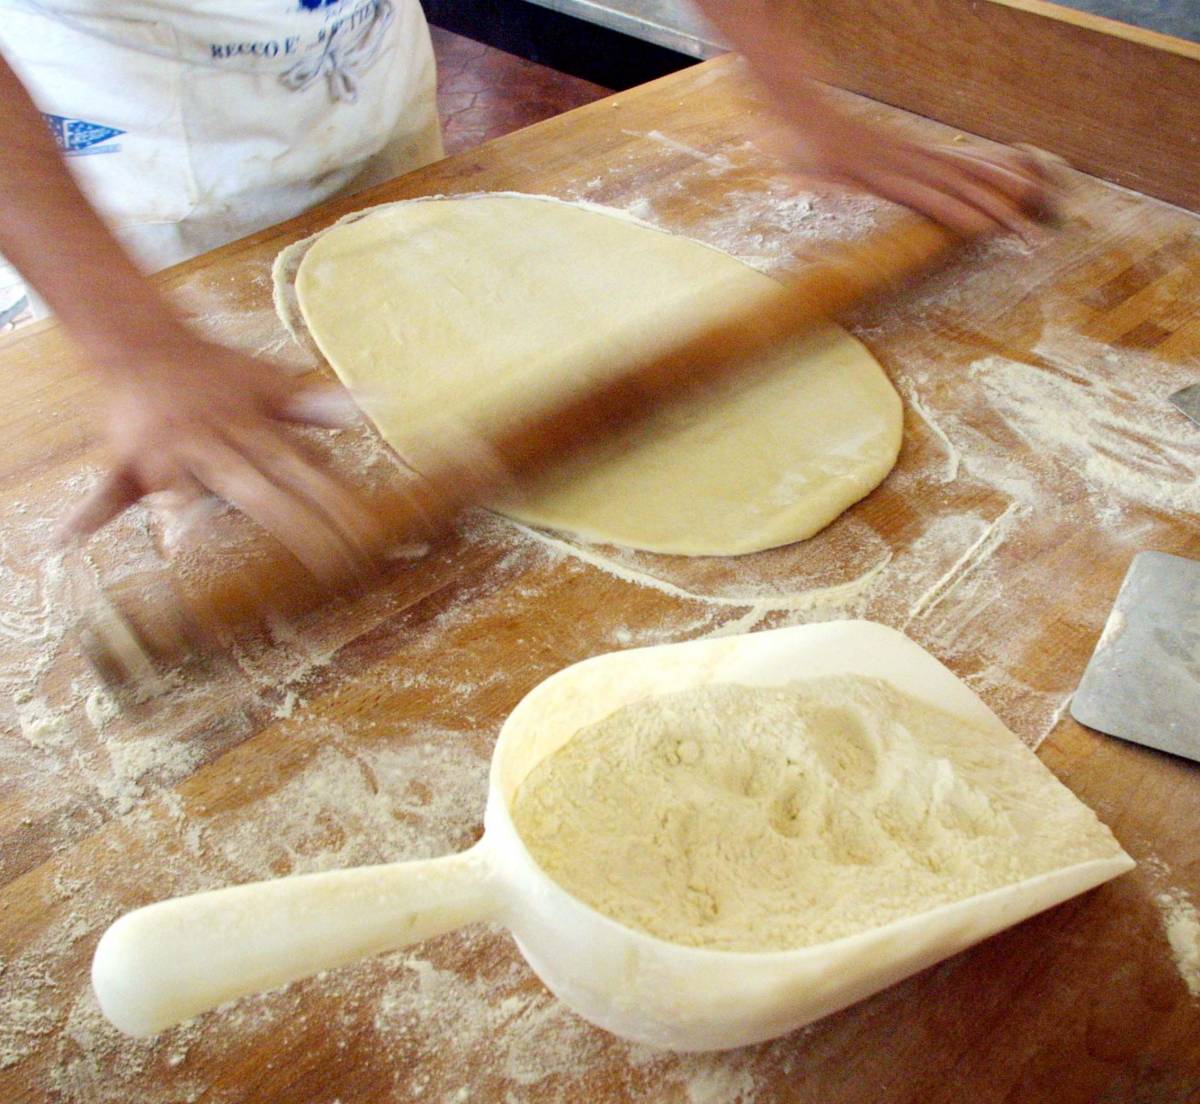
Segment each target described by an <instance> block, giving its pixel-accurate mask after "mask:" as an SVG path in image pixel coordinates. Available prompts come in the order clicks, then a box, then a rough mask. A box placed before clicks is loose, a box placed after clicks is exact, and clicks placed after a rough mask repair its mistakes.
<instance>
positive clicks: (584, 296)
mask: <svg viewBox="0 0 1200 1104" xmlns="http://www.w3.org/2000/svg"><path fill="white" fill-rule="evenodd" d="M768 280H769V277H767V276H764V275H763V274H762V273H759V272H756V271H754V270H753V269H751V268H749V267H748V266H746V265H744V264H742V262H741V261H738V260H737V259H736V258H734V257H730V256H729V255H727V254H725V253H722V252H720V251H718V250H715V249H712V248H710V247H708V246H706V245H703V244H701V243H700V242H695V241H691V240H689V239H687V238H682V237H678V236H675V235H672V234H667V233H664V232H662V231H659V230H655V229H653V228H652V227H648V226H646V225H644V224H641V223H638V222H636V221H634V220H631V219H629V218H627V217H624V216H622V215H621V214H620V213H619V212H612V213H610V212H607V211H605V210H603V209H598V208H595V207H591V206H589V207H579V206H574V205H571V204H567V203H562V202H558V201H555V200H549V199H544V198H537V197H526V196H513V195H507V196H476V197H470V198H463V199H431V200H421V201H410V202H406V203H396V204H390V205H387V206H384V207H380V208H378V209H377V210H376V211H374V212H372V213H370V214H368V215H366V216H365V217H362V218H358V219H356V220H355V221H347V222H344V223H341V224H339V225H337V226H335V227H334V228H332V229H331V230H330V231H328V232H327V233H326V234H324V235H323V236H322V237H320V238H319V239H317V240H316V242H315V243H314V244H313V245H312V246H311V248H310V249H309V250H308V252H307V254H306V255H305V257H304V259H303V261H302V262H301V264H300V267H299V270H298V272H297V276H296V293H297V297H298V300H299V304H300V309H301V312H302V314H303V317H304V320H305V323H306V324H307V326H308V329H309V332H310V333H311V335H312V337H313V339H314V341H315V342H316V343H317V345H318V347H319V348H320V350H321V352H322V353H323V354H324V355H325V357H326V359H328V361H329V363H330V364H331V365H332V366H333V368H334V370H335V371H336V372H337V374H338V376H339V377H340V378H341V380H342V381H343V382H344V383H345V384H347V385H348V386H349V387H351V388H353V389H355V390H356V392H357V393H358V397H359V401H360V403H361V405H362V406H363V408H364V410H365V411H366V413H367V414H368V416H369V417H370V418H371V419H372V421H373V422H374V423H375V424H376V426H377V427H378V428H379V430H380V432H381V433H382V434H383V436H384V438H385V439H386V440H387V441H388V442H389V443H390V444H392V445H393V446H394V447H395V448H396V449H397V451H398V452H399V453H400V455H401V456H405V455H406V452H407V449H406V446H411V445H412V443H413V441H414V440H415V439H416V437H417V435H418V434H420V435H426V434H429V433H431V432H432V433H433V434H434V436H435V437H436V436H438V435H453V436H459V437H461V435H462V434H463V433H464V432H466V433H482V434H484V435H486V434H487V432H488V431H489V430H493V431H494V428H495V426H496V425H497V424H499V423H500V422H501V420H503V419H507V418H513V417H517V416H519V414H520V413H521V412H522V411H528V410H529V408H530V406H531V405H532V404H540V403H552V402H553V401H554V398H555V395H557V394H561V393H563V392H564V389H569V388H571V387H572V385H573V384H574V383H575V382H576V381H578V380H579V379H581V378H586V377H588V376H591V375H594V374H595V373H598V372H603V371H605V370H611V369H612V367H613V365H616V366H618V367H619V365H620V362H621V359H622V357H628V356H632V355H635V354H638V353H644V352H645V351H646V350H647V349H648V348H653V347H656V346H662V345H664V344H668V343H670V342H672V341H675V340H678V339H679V337H680V336H682V335H684V334H686V333H687V332H688V330H689V328H691V327H695V326H696V325H697V324H699V323H700V322H702V321H704V320H705V319H706V318H707V317H708V316H709V315H710V314H711V313H712V312H713V311H714V310H721V309H726V308H727V307H728V306H729V305H731V304H735V303H736V302H737V301H738V300H739V297H743V296H751V295H753V294H755V293H757V292H759V291H761V289H762V286H763V285H764V284H766V283H767V282H768ZM761 367H762V369H763V370H762V371H751V372H748V373H746V374H745V376H744V377H739V379H738V380H737V381H735V382H733V383H730V384H727V385H723V386H721V387H719V388H715V389H710V390H708V391H706V392H705V394H704V395H703V396H701V397H697V398H696V399H695V400H689V401H688V402H686V403H684V404H682V405H681V404H672V406H671V407H670V408H669V409H666V410H664V411H662V412H660V413H657V414H655V415H653V416H651V417H650V418H649V419H646V420H644V421H642V422H641V423H640V424H639V425H637V426H636V427H634V428H632V429H631V430H630V431H628V432H627V433H625V434H623V435H621V438H620V439H618V440H613V441H609V442H606V443H605V444H604V445H603V446H602V447H601V448H599V449H597V450H591V451H589V452H588V453H587V454H586V456H584V457H583V458H582V459H580V460H578V461H573V462H570V463H568V464H567V465H565V466H563V467H562V468H561V469H560V470H558V471H556V472H555V473H554V475H553V477H551V478H547V479H544V480H542V481H540V482H539V483H538V484H536V485H535V486H533V487H532V488H527V489H526V491H525V493H523V494H522V496H521V497H520V499H519V500H515V499H514V500H511V501H509V500H505V501H500V502H495V503H492V505H493V506H495V508H496V509H498V510H499V511H500V512H502V513H504V514H507V515H509V516H511V517H513V518H516V519H518V520H520V521H524V522H528V523H530V524H533V525H538V526H545V527H548V528H552V529H559V530H564V531H566V532H568V533H572V534H575V535H577V536H580V537H584V538H586V539H589V540H596V541H605V542H611V543H614V544H621V545H626V546H628V547H631V548H638V549H644V550H647V551H652V552H665V553H676V554H682V555H692V556H699V555H735V554H740V553H748V552H756V551H760V550H762V549H767V548H773V547H776V546H778V545H782V544H788V543H790V542H792V541H797V540H803V539H804V538H806V537H809V536H811V535H812V534H814V533H815V532H817V531H818V530H819V529H821V528H823V527H824V526H826V525H828V524H829V523H830V522H831V521H832V520H833V519H834V518H836V517H837V516H838V515H839V514H840V513H841V512H842V511H843V510H845V509H846V508H847V507H848V506H850V505H852V504H853V503H855V502H857V501H858V500H859V499H861V498H862V497H863V496H864V495H866V494H868V493H869V492H870V491H871V490H872V489H874V488H875V487H876V486H877V485H878V484H879V483H880V482H881V481H882V480H883V478H884V477H885V476H886V475H887V473H888V472H889V471H890V470H891V468H892V466H893V464H894V463H895V461H896V456H897V453H898V452H899V448H900V436H901V421H902V411H901V404H900V399H899V397H898V396H897V394H896V391H895V389H894V388H893V387H892V385H891V383H890V382H889V381H888V379H887V377H886V375H885V374H884V372H883V370H882V369H881V368H880V366H879V365H878V364H877V363H876V361H875V360H874V359H873V358H872V356H871V354H870V353H869V352H868V351H867V350H866V348H864V346H863V345H862V344H860V343H859V342H858V341H856V340H855V339H854V338H852V337H851V336H850V335H849V334H848V333H846V332H845V331H844V330H841V329H839V328H837V327H834V326H832V325H831V326H829V327H828V328H827V329H825V330H823V331H822V332H821V333H819V334H817V335H816V336H813V337H810V338H805V339H803V340H798V341H793V342H791V343H790V344H789V345H788V346H786V347H784V348H781V349H779V350H777V351H774V352H773V353H772V354H770V356H769V357H768V358H765V359H764V362H763V364H762V365H761ZM418 467H419V465H418Z"/></svg>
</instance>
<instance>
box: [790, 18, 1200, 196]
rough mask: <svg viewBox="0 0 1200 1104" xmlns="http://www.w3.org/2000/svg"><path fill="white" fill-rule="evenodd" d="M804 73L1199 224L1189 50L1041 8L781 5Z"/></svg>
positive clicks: (1196, 70)
mask: <svg viewBox="0 0 1200 1104" xmlns="http://www.w3.org/2000/svg"><path fill="white" fill-rule="evenodd" d="M778 6H779V9H780V11H781V13H783V14H785V15H786V17H787V18H791V19H793V20H794V21H795V22H796V24H797V26H798V29H799V31H800V33H801V34H802V36H803V41H804V43H805V46H806V48H807V50H808V53H809V55H810V58H811V61H812V71H813V73H814V74H815V75H816V76H818V77H820V79H822V80H824V81H827V82H829V83H830V84H833V85H835V86H836V87H838V88H845V89H850V90H851V91H854V92H860V93H862V94H863V95H866V96H870V97H871V98H873V99H876V100H881V101H882V102H884V103H889V104H895V105H896V106H897V107H902V108H905V109H907V110H909V111H913V112H916V113H917V114H919V115H923V116H926V117H928V118H931V119H937V120H939V121H941V122H943V123H947V124H949V125H950V126H953V127H959V128H961V129H963V130H967V131H970V132H972V133H974V134H979V135H983V136H984V137H986V138H992V139H995V140H996V141H1000V142H1006V143H1017V142H1024V143H1029V144H1031V145H1034V146H1037V147H1039V148H1041V149H1044V150H1048V151H1050V152H1051V153H1055V154H1057V155H1059V156H1060V157H1063V158H1065V159H1066V160H1067V161H1069V162H1070V163H1071V164H1072V165H1074V166H1075V167H1076V168H1078V169H1081V170H1083V171H1084V172H1087V173H1091V174H1093V175H1095V176H1098V177H1100V178H1101V179H1103V180H1111V181H1114V182H1115V183H1117V184H1122V185H1124V186H1125V187H1127V188H1132V189H1134V190H1135V191H1138V192H1142V193H1145V194H1146V195H1152V196H1157V197H1159V198H1160V199H1165V200H1168V201H1169V202H1171V203H1177V204H1179V205H1180V206H1182V207H1187V208H1189V209H1190V210H1193V211H1195V210H1200V183H1198V182H1197V176H1196V164H1197V156H1198V154H1200V137H1198V132H1197V104H1200V45H1198V44H1196V43H1192V42H1185V41H1183V40H1181V39H1176V38H1171V37H1169V36H1167V35H1163V34H1157V33H1155V32H1153V31H1146V30H1142V29H1141V28H1137V27H1130V26H1127V25H1125V24H1122V23H1117V22H1114V21H1112V20H1108V19H1102V18H1100V17H1098V16H1094V15H1091V14H1089V13H1086V12H1079V11H1075V10H1074V9H1071V8H1065V7H1062V6H1060V5H1057V4H1048V3H1041V2H1039V0H1021V2H1019V3H1017V2H1014V0H869V2H867V3H859V2H850V3H842V2H838V3H827V2H825V0H799V2H792V0H788V2H787V3H786V4H779V5H778Z"/></svg>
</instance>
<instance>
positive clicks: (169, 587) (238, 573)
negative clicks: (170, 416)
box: [80, 215, 962, 689]
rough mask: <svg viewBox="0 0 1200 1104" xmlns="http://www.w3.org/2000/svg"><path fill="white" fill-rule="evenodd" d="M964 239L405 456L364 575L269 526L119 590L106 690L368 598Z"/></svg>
mask: <svg viewBox="0 0 1200 1104" xmlns="http://www.w3.org/2000/svg"><path fill="white" fill-rule="evenodd" d="M961 244H962V239H961V238H960V237H958V236H957V235H955V234H953V233H952V232H950V231H948V230H946V229H944V228H942V227H939V226H936V225H935V224H933V223H932V222H929V221H926V220H925V219H921V218H918V217H916V216H914V215H904V216H902V217H901V218H899V219H897V221H896V222H895V223H894V224H893V225H891V226H890V227H888V228H886V229H883V230H881V231H878V232H876V233H875V234H873V235H872V236H871V237H869V238H868V239H866V240H865V241H862V242H858V243H850V244H845V245H841V246H839V247H836V248H834V249H831V250H830V252H829V254H828V255H827V256H826V257H825V258H824V259H823V260H822V261H821V262H820V263H817V264H814V265H812V266H810V267H808V268H805V269H804V270H803V271H802V272H800V273H799V274H798V275H796V276H795V277H793V278H792V279H791V280H790V281H789V282H788V283H786V284H783V285H780V286H779V287H772V288H770V289H769V290H767V291H765V292H763V293H762V294H761V295H760V296H758V298H757V299H756V300H755V301H754V302H752V303H750V304H745V303H743V304H741V305H739V306H738V308H737V309H736V310H726V311H725V312H724V313H722V312H720V311H719V310H718V311H716V312H714V316H713V317H712V318H711V319H710V320H709V321H707V322H705V323H704V324H703V325H701V326H700V327H699V328H697V329H696V330H695V331H693V332H692V333H691V334H689V335H686V336H684V337H683V339H682V340H681V341H679V343H678V344H674V345H672V346H670V347H667V348H660V349H656V350H653V351H649V352H647V354H646V355H645V356H644V357H641V358H639V359H637V360H635V361H632V362H629V363H627V364H623V365H620V366H619V367H620V371H618V372H614V373H610V374H608V375H607V376H604V375H602V376H601V378H600V379H597V380H594V381H589V382H588V383H587V384H586V385H583V386H581V387H580V388H579V389H578V390H576V391H574V392H572V393H571V394H570V395H569V396H567V397H565V398H564V399H563V400H562V401H561V402H560V404H559V405H557V406H555V407H554V408H552V409H541V410H533V411H531V412H530V413H529V415H528V416H527V417H524V418H522V419H521V420H520V421H519V422H518V423H516V424H511V425H508V426H504V427H500V428H499V429H498V430H496V431H495V433H494V434H493V435H492V436H490V437H488V438H487V439H484V440H475V441H473V442H470V443H469V445H470V447H466V448H456V447H439V448H434V447H431V448H429V449H428V455H427V456H421V455H416V456H414V455H411V454H410V455H403V456H402V457H401V459H403V460H405V461H406V462H407V463H408V464H409V466H410V467H412V468H413V469H414V470H415V471H416V472H417V473H419V475H420V477H421V478H419V479H416V480H411V481H407V482H406V485H405V486H396V487H392V488H389V489H388V490H387V491H386V492H384V493H382V494H379V495H377V496H375V497H373V498H372V499H371V500H370V501H368V503H367V505H368V506H369V508H370V509H371V510H372V512H373V514H374V516H375V517H376V518H377V519H379V521H380V523H381V524H380V534H381V536H380V538H379V541H378V546H377V547H371V548H367V549H364V550H363V552H364V568H363V570H362V571H360V572H359V573H358V574H357V575H355V577H354V578H350V579H344V580H330V579H319V578H317V577H316V576H315V575H314V574H312V573H311V572H310V571H309V570H307V569H306V568H305V567H304V566H303V565H302V564H301V563H300V561H299V560H297V559H296V558H295V557H294V556H293V555H292V554H291V553H290V552H289V551H288V550H287V549H286V548H285V547H284V546H283V545H282V544H281V543H280V542H279V541H277V540H276V539H275V538H273V537H271V536H269V535H268V534H266V533H265V532H264V533H260V534H258V535H257V537H256V539H255V543H254V546H253V547H252V548H251V549H250V550H249V553H250V554H249V555H248V556H247V557H243V556H239V557H238V559H239V561H241V562H240V563H239V565H238V566H237V567H236V568H234V569H231V570H229V571H227V572H224V573H222V572H214V573H212V574H211V575H206V576H204V577H191V576H189V577H187V578H184V577H182V576H180V575H177V574H175V573H170V572H164V573H156V574H154V575H151V576H141V577H133V578H126V579H124V580H122V581H121V582H120V583H118V584H116V585H114V586H112V587H110V588H109V589H108V590H107V591H105V593H104V595H103V598H102V600H101V601H100V602H99V603H98V605H97V606H96V608H94V609H92V610H90V611H88V612H87V613H86V614H85V615H84V617H83V620H82V624H81V627H80V641H81V645H82V647H83V649H84V651H85V653H86V654H87V656H88V658H89V659H90V661H91V662H92V664H93V666H94V667H95V668H96V670H97V672H98V673H99V674H100V676H101V677H102V678H103V679H104V680H105V681H106V682H107V683H109V684H110V685H113V686H120V685H123V684H131V683H132V684H134V685H136V686H138V687H139V688H142V689H146V688H148V687H151V686H153V685H154V683H155V681H156V679H157V678H158V677H159V675H160V674H161V673H162V672H164V671H166V670H170V669H172V668H174V667H177V666H179V665H180V664H182V663H183V662H185V661H186V660H188V659H189V658H193V657H198V656H204V655H206V654H214V653H218V654H219V653H220V651H221V650H222V649H223V648H225V647H227V645H228V642H229V641H230V640H231V639H232V638H233V637H234V636H236V635H237V634H238V633H239V632H242V631H245V630H247V629H251V628H259V629H261V628H262V627H263V626H264V625H266V624H268V623H269V622H271V621H273V620H275V619H278V618H287V617H293V616H296V615H299V614H301V613H304V612H306V611H308V610H312V609H314V608H316V607H318V606H319V605H321V604H322V603H324V602H326V601H328V600H329V599H330V598H332V597H335V596H338V595H346V594H352V593H355V592H358V591H361V590H363V589H364V588H366V587H368V586H370V585H371V584H372V583H373V582H376V581H378V580H380V579H382V578H383V577H384V576H386V575H387V573H388V568H389V565H391V566H394V562H395V561H394V558H392V557H391V556H390V555H389V554H390V553H392V552H393V551H394V550H395V549H396V548H397V547H400V546H402V545H405V544H409V545H411V544H415V543H421V542H426V541H429V540H430V539H432V538H433V537H436V536H438V535H439V534H441V533H443V532H444V531H445V530H447V529H448V528H449V527H450V526H451V524H452V523H453V521H454V518H455V517H456V516H457V515H458V513H459V512H460V511H461V510H463V509H464V508H465V507H467V506H470V505H473V504H475V503H478V502H483V501H486V500H488V499H489V498H491V497H495V495H496V494H497V493H498V492H500V491H508V490H511V489H512V488H513V487H517V488H519V487H520V486H521V485H522V484H523V483H526V482H529V481H532V480H534V479H536V478H537V477H538V476H540V475H543V474H545V473H546V472H548V471H549V470H551V469H552V468H553V467H554V466H556V465H557V464H559V463H560V462H561V461H562V460H563V459H564V458H565V457H567V456H568V455H570V454H572V453H574V452H576V451H577V450H579V449H581V448H584V447H586V446H587V445H589V444H593V443H595V442H599V441H603V440H605V439H606V438H609V437H611V436H612V435H613V434H614V433H616V432H618V431H620V430H622V429H624V428H626V427H627V426H628V425H629V424H630V423H631V422H633V421H635V420H636V419H638V418H641V417H644V416H646V415H647V414H650V413H652V412H653V411H654V410H656V409H658V408H659V407H661V406H663V405H664V404H666V403H668V402H670V401H673V400H677V399H682V398H686V397H689V396H691V395H694V394H695V393H696V392H697V391H698V390H700V389H701V388H703V387H704V386H706V385H711V384H714V383H716V382H718V381H720V380H721V379H724V378H727V377H728V376H730V375H732V374H734V373H736V372H737V371H738V370H739V369H742V368H744V366H745V365H746V364H747V362H748V361H751V360H753V359H754V358H755V357H757V356H760V355H761V354H763V353H764V352H767V351H769V350H770V349H771V348H773V347H774V346H776V345H778V344H779V343H780V342H782V341H785V340H787V339H790V338H795V337H797V336H799V335H801V334H802V333H804V332H805V331H806V330H810V329H812V328H814V327H816V326H819V325H820V324H821V323H822V322H824V321H826V320H827V319H829V318H834V317H837V316H838V315H839V314H841V313H842V312H844V311H846V310H847V309H848V308H850V307H853V306H855V305H857V304H858V303H860V302H862V301H863V300H865V299H869V298H875V297H879V296H881V295H886V294H889V293H891V292H893V291H895V290H897V289H898V288H900V287H901V286H903V285H905V284H907V283H908V282H910V281H912V280H913V279H914V278H915V277H917V276H919V275H922V274H924V273H927V272H928V271H930V270H931V269H933V268H934V267H936V266H939V265H940V264H942V263H944V262H945V261H946V260H948V259H949V257H950V256H951V255H952V254H953V253H954V251H955V249H956V247H958V246H960V245H961Z"/></svg>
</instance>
